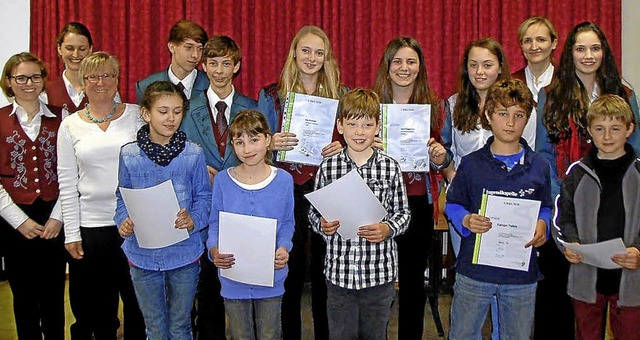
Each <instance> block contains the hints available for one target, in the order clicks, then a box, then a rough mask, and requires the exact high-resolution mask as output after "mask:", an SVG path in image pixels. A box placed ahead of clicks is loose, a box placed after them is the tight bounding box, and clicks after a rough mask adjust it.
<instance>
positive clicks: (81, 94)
mask: <svg viewBox="0 0 640 340" xmlns="http://www.w3.org/2000/svg"><path fill="white" fill-rule="evenodd" d="M62 81H63V82H64V87H65V88H66V89H67V93H68V94H69V97H71V98H73V97H80V98H81V99H80V100H82V98H83V97H84V91H78V90H76V88H75V87H73V85H71V82H70V81H69V78H67V70H64V71H62Z"/></svg>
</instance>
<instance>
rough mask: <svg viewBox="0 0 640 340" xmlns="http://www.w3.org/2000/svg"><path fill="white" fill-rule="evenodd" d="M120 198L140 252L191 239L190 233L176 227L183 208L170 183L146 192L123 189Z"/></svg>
mask: <svg viewBox="0 0 640 340" xmlns="http://www.w3.org/2000/svg"><path fill="white" fill-rule="evenodd" d="M120 194H121V195H122V200H123V201H124V205H125V206H126V207H127V212H129V218H131V220H132V221H133V224H134V226H133V233H134V234H135V235H136V239H137V240H138V246H140V248H149V249H156V248H163V247H168V246H170V245H172V244H176V243H178V242H180V241H183V240H186V239H188V238H189V232H188V231H187V229H177V228H176V227H175V225H176V218H178V216H177V215H178V211H180V206H179V205H178V199H177V198H176V192H175V191H174V190H173V183H172V182H171V180H168V181H166V182H162V183H160V184H158V185H156V186H153V187H150V188H145V189H127V188H122V187H121V188H120Z"/></svg>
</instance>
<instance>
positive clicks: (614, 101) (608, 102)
mask: <svg viewBox="0 0 640 340" xmlns="http://www.w3.org/2000/svg"><path fill="white" fill-rule="evenodd" d="M596 118H610V119H616V120H619V121H621V122H623V123H624V124H625V125H626V126H627V127H629V126H630V125H631V123H634V124H635V123H636V122H635V121H634V120H635V119H634V117H633V112H631V107H630V106H629V103H627V101H626V100H624V99H623V98H622V97H620V96H617V95H615V94H604V95H602V96H600V97H599V98H598V99H596V100H595V101H594V102H593V103H591V106H589V109H588V110H587V126H591V123H593V121H594V120H595V119H596Z"/></svg>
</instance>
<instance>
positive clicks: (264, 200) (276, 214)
mask: <svg viewBox="0 0 640 340" xmlns="http://www.w3.org/2000/svg"><path fill="white" fill-rule="evenodd" d="M220 211H225V212H230V213H235V214H243V215H250V216H258V217H267V218H273V219H276V220H277V221H278V224H277V229H276V248H275V249H274V250H273V251H274V252H275V251H276V249H278V248H280V247H284V248H285V249H287V251H291V248H292V247H293V242H292V241H291V238H292V237H293V230H294V225H295V222H294V218H293V178H292V177H291V175H290V174H289V173H287V172H286V171H284V170H282V169H277V173H276V176H275V177H274V178H273V180H272V181H271V183H269V184H268V185H267V186H266V187H264V188H262V189H257V190H247V189H244V188H242V187H240V186H239V185H238V184H236V183H235V182H234V181H233V179H231V177H230V175H229V171H228V170H227V171H221V172H220V173H218V174H217V175H216V179H215V181H213V196H212V203H211V216H210V218H209V237H208V239H207V249H208V250H209V251H211V249H212V248H215V247H218V230H219V214H220ZM247 237H250V235H247ZM274 270H275V269H274ZM288 272H289V269H288V267H287V266H285V267H284V268H283V269H280V270H276V271H275V274H274V279H273V281H274V282H273V287H263V286H256V285H250V284H246V283H241V282H237V281H232V280H229V279H227V278H224V277H222V276H220V283H221V284H222V289H221V290H220V294H221V295H222V296H223V297H224V298H226V299H263V298H270V297H275V296H281V295H282V294H284V280H285V278H286V277H287V273H288Z"/></svg>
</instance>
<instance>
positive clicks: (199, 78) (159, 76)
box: [136, 68, 209, 104]
mask: <svg viewBox="0 0 640 340" xmlns="http://www.w3.org/2000/svg"><path fill="white" fill-rule="evenodd" d="M168 72H169V69H168V68H167V69H166V70H164V71H162V72H158V73H154V74H152V75H150V76H148V77H146V78H144V79H142V80H140V81H139V82H137V83H136V98H137V99H138V104H140V102H141V101H142V95H143V94H144V90H145V89H146V88H147V87H148V86H149V85H151V83H153V82H154V81H170V80H169V73H168ZM208 88H209V78H207V74H206V73H204V72H203V71H200V70H198V74H197V75H196V81H195V82H194V83H193V87H192V88H191V96H190V97H189V98H191V99H189V102H191V101H193V98H194V97H197V96H198V94H200V93H201V92H204V91H207V89H208Z"/></svg>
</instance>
